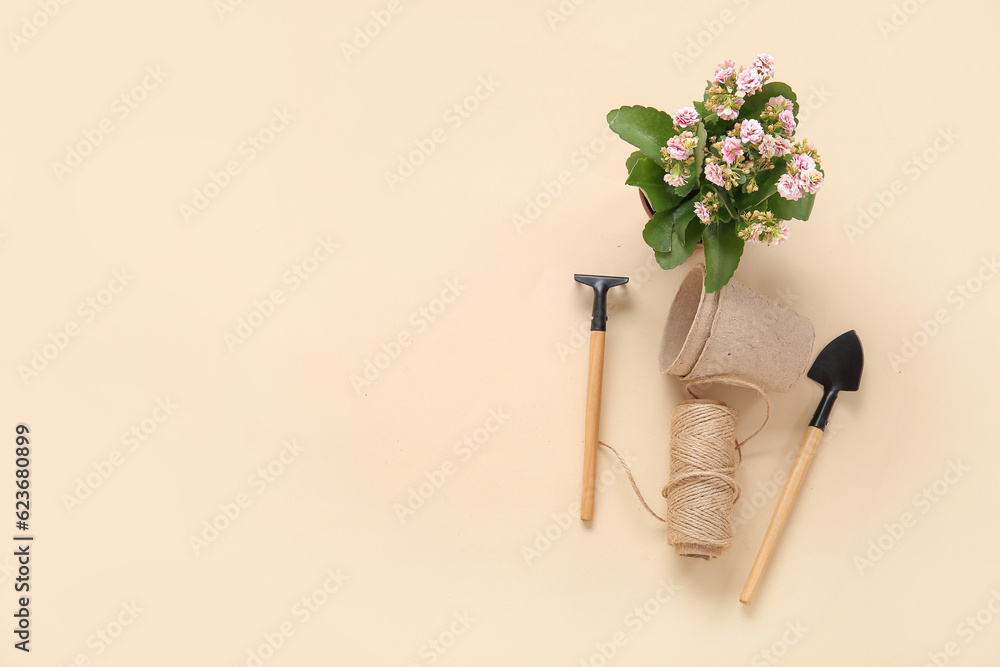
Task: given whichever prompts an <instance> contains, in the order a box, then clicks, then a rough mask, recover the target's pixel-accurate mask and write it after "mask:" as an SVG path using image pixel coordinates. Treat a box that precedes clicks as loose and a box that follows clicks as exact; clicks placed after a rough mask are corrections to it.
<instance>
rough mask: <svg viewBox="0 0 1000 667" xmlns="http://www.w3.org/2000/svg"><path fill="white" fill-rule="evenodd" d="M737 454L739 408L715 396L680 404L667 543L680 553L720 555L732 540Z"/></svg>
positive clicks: (673, 432)
mask: <svg viewBox="0 0 1000 667" xmlns="http://www.w3.org/2000/svg"><path fill="white" fill-rule="evenodd" d="M736 458H737V449H736V411H735V410H733V409H732V408H730V407H729V406H727V405H726V404H724V403H722V402H720V401H714V400H711V399H693V400H690V401H684V402H683V403H681V404H680V405H678V406H677V407H676V408H674V416H673V419H672V420H671V422H670V482H669V483H668V484H667V486H666V488H664V495H665V496H666V497H667V521H666V523H667V543H668V544H671V545H673V547H674V549H675V550H676V551H677V553H678V555H681V556H696V557H700V558H714V557H716V556H718V555H719V554H721V553H722V552H723V551H724V550H726V549H728V548H729V547H731V546H732V543H733V505H734V504H735V503H736V500H737V498H738V497H739V491H740V487H739V485H738V484H737V483H736V480H735V479H734V477H733V475H735V474H736V466H737V463H738V462H737V460H736Z"/></svg>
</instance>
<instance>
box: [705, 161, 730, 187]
mask: <svg viewBox="0 0 1000 667" xmlns="http://www.w3.org/2000/svg"><path fill="white" fill-rule="evenodd" d="M705 178H707V179H708V180H710V181H711V182H712V183H715V184H716V185H718V186H719V187H720V188H724V187H726V177H725V174H724V173H723V171H722V167H720V166H719V165H718V164H716V163H715V162H710V163H708V164H706V165H705Z"/></svg>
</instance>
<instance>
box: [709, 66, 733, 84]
mask: <svg viewBox="0 0 1000 667" xmlns="http://www.w3.org/2000/svg"><path fill="white" fill-rule="evenodd" d="M735 65H736V63H734V62H733V61H732V60H726V61H724V62H722V63H720V64H719V65H718V66H717V67H716V68H715V77H714V78H713V79H712V83H714V84H715V85H717V86H721V85H722V84H724V83H725V82H726V81H729V77H731V76H732V75H733V67H734V66H735Z"/></svg>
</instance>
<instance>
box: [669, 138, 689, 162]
mask: <svg viewBox="0 0 1000 667" xmlns="http://www.w3.org/2000/svg"><path fill="white" fill-rule="evenodd" d="M693 152H694V151H689V150H687V149H686V148H684V146H683V145H682V144H681V138H680V137H679V136H676V137H670V139H668V140H667V154H668V155H669V156H670V157H671V158H673V159H674V160H686V159H688V158H689V157H691V153H693Z"/></svg>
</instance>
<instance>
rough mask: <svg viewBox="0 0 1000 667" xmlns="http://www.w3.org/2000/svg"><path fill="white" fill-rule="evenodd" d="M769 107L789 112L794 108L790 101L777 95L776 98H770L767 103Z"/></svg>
mask: <svg viewBox="0 0 1000 667" xmlns="http://www.w3.org/2000/svg"><path fill="white" fill-rule="evenodd" d="M767 103H768V105H769V106H773V107H774V108H775V109H787V110H789V111H791V110H792V109H794V108H795V105H794V104H792V101H791V100H790V99H788V98H787V97H785V96H784V95H778V96H777V97H772V98H771V99H769V100H768V101H767Z"/></svg>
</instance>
